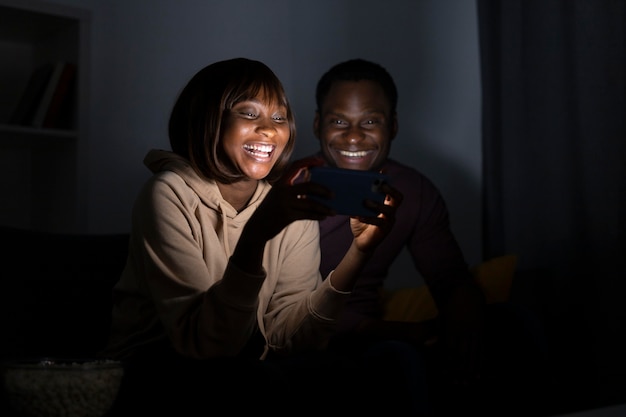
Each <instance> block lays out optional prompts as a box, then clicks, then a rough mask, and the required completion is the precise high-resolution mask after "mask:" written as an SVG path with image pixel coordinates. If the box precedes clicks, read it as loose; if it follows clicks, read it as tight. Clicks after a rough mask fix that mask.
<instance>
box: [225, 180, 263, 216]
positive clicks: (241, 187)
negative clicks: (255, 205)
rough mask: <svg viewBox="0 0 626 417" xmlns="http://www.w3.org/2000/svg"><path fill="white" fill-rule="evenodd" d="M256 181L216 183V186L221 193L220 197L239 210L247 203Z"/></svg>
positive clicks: (256, 183)
mask: <svg viewBox="0 0 626 417" xmlns="http://www.w3.org/2000/svg"><path fill="white" fill-rule="evenodd" d="M258 183H259V182H258V181H257V180H242V181H237V182H234V183H232V184H222V183H217V187H218V188H219V190H220V193H221V194H222V198H223V199H224V200H226V201H228V202H229V203H230V205H231V206H233V208H234V209H235V210H237V212H239V211H241V210H242V209H243V208H245V207H246V206H247V205H248V202H249V201H250V197H252V195H253V194H254V192H255V191H256V187H257V185H258Z"/></svg>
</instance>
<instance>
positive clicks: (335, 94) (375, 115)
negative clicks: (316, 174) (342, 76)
mask: <svg viewBox="0 0 626 417" xmlns="http://www.w3.org/2000/svg"><path fill="white" fill-rule="evenodd" d="M313 130H314V133H315V135H316V136H317V138H318V139H319V141H320V147H321V150H322V153H323V154H324V158H326V161H327V162H328V164H330V165H332V166H337V167H339V168H347V169H358V170H376V169H378V168H379V167H380V166H381V165H382V163H383V162H384V161H385V160H386V159H387V156H388V155H389V150H390V148H391V141H392V140H393V138H394V137H395V134H396V131H397V119H396V115H395V114H392V111H391V106H390V104H389V101H388V100H387V98H386V96H385V93H384V91H383V89H382V87H381V86H380V85H378V84H377V83H375V82H373V81H368V80H361V81H340V82H336V83H334V84H333V86H332V87H331V89H330V91H329V93H328V96H327V97H326V99H325V101H324V102H323V103H322V106H321V108H320V109H319V113H316V114H315V120H314V122H313Z"/></svg>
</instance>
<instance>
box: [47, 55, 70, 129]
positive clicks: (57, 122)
mask: <svg viewBox="0 0 626 417" xmlns="http://www.w3.org/2000/svg"><path fill="white" fill-rule="evenodd" d="M75 86H76V65H75V64H73V63H69V62H68V63H67V64H66V65H65V66H64V68H63V72H62V73H61V77H60V78H59V81H58V82H57V85H56V88H55V90H54V94H53V95H52V99H51V100H50V104H49V105H48V108H47V110H46V115H45V117H44V119H43V122H42V125H41V127H44V128H64V129H65V128H69V127H70V125H71V121H72V110H73V107H74V97H75Z"/></svg>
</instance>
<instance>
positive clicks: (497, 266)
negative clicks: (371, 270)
mask: <svg viewBox="0 0 626 417" xmlns="http://www.w3.org/2000/svg"><path fill="white" fill-rule="evenodd" d="M516 266H517V256H516V255H503V256H499V257H496V258H492V259H489V260H487V261H485V262H482V263H481V264H479V265H476V266H474V267H472V268H470V272H471V273H472V275H473V276H474V279H475V280H476V281H477V282H478V284H479V285H480V286H481V288H482V289H483V292H484V293H485V298H486V300H487V303H494V302H504V301H507V300H508V299H509V296H510V293H511V285H512V283H513V276H514V275H515V268H516ZM383 297H384V298H383V302H384V305H385V315H384V319H385V320H391V321H411V322H420V321H424V320H430V319H432V318H435V317H436V316H437V314H438V313H439V312H438V311H437V306H436V305H435V302H434V300H433V298H432V296H431V294H430V291H429V290H428V286H426V285H421V286H419V287H412V288H400V289H397V290H391V291H389V290H386V291H384V292H383Z"/></svg>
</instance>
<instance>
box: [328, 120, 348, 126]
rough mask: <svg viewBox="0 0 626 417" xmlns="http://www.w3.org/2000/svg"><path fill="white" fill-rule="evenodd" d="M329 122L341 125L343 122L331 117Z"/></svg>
mask: <svg viewBox="0 0 626 417" xmlns="http://www.w3.org/2000/svg"><path fill="white" fill-rule="evenodd" d="M330 123H331V124H333V125H343V124H345V123H344V121H343V120H339V119H333V120H331V121H330Z"/></svg>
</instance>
